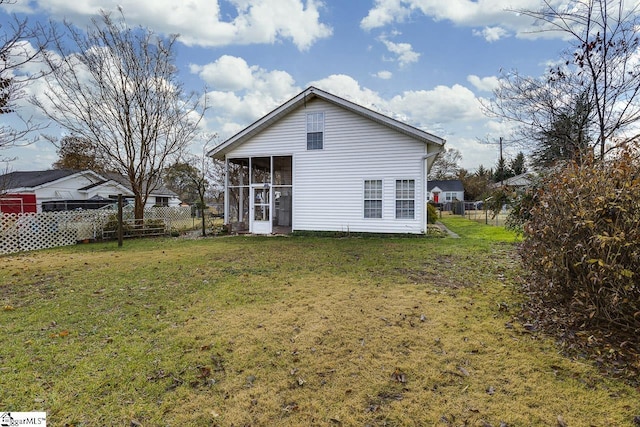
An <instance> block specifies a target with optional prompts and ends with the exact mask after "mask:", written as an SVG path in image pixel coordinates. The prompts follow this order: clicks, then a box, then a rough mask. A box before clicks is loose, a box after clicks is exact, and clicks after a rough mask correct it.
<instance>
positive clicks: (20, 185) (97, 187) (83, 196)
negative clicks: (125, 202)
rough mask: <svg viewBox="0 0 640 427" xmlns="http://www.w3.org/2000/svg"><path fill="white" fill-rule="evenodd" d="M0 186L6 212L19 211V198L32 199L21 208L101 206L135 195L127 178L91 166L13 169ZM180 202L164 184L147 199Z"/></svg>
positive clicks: (153, 202)
mask: <svg viewBox="0 0 640 427" xmlns="http://www.w3.org/2000/svg"><path fill="white" fill-rule="evenodd" d="M116 178H117V179H116ZM0 188H1V189H2V192H1V193H0V200H4V202H2V203H0V209H2V211H3V212H5V211H6V212H17V206H18V204H17V201H16V200H17V199H18V198H20V199H22V200H29V201H30V202H29V203H26V204H25V203H23V204H22V205H21V206H22V207H21V210H20V212H43V211H45V212H46V211H60V210H72V209H78V208H82V209H97V208H100V207H103V206H105V205H109V204H113V203H115V201H116V200H117V197H118V194H122V195H123V196H124V197H125V198H126V199H129V200H132V198H133V193H132V192H131V190H130V189H129V187H128V185H127V184H126V180H125V179H124V178H122V177H120V176H119V175H117V176H116V177H114V176H113V175H107V174H98V173H96V172H93V171H90V170H82V171H78V170H72V169H52V170H46V171H26V172H11V173H8V174H5V175H1V176H0ZM34 196H35V197H34ZM11 200H13V201H11ZM34 204H35V206H34ZM179 204H180V200H179V199H178V197H177V195H176V194H175V193H173V192H172V191H170V190H167V189H165V188H162V187H160V188H158V189H157V190H156V191H154V192H152V193H151V195H150V196H149V199H148V200H147V206H153V205H162V206H178V205H179ZM9 208H11V209H9Z"/></svg>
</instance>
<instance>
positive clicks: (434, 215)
mask: <svg viewBox="0 0 640 427" xmlns="http://www.w3.org/2000/svg"><path fill="white" fill-rule="evenodd" d="M437 220H438V210H437V209H436V207H435V206H433V205H432V204H431V203H427V224H435V223H436V221H437Z"/></svg>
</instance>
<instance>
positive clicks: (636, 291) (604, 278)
mask: <svg viewBox="0 0 640 427" xmlns="http://www.w3.org/2000/svg"><path fill="white" fill-rule="evenodd" d="M531 197H532V201H533V203H531V204H532V205H533V207H532V208H530V210H529V211H528V212H527V215H528V217H529V220H528V221H527V222H526V223H525V224H524V228H523V231H524V237H525V240H524V242H523V244H522V246H521V251H522V259H523V262H524V265H525V267H527V268H528V270H529V271H530V272H531V278H530V280H531V281H530V284H529V287H530V288H529V289H530V291H531V294H532V295H535V296H536V297H537V298H538V299H539V301H541V304H542V305H543V306H546V307H547V309H548V310H549V311H548V313H554V314H552V317H556V318H562V319H565V321H566V323H569V325H567V326H569V327H574V328H582V329H596V330H600V331H602V332H603V334H606V333H607V332H606V331H613V332H614V333H615V334H618V333H622V334H623V335H624V334H626V336H631V337H633V336H637V334H638V333H640V287H639V285H640V169H639V164H638V161H637V160H636V159H635V158H634V157H633V156H631V155H630V154H628V153H625V154H622V155H620V156H618V157H616V158H615V159H609V160H606V161H594V160H589V161H586V162H584V163H583V164H582V165H577V164H571V165H568V166H566V167H564V168H563V169H562V170H558V171H556V172H555V173H552V174H551V175H550V176H549V177H548V179H546V180H545V183H544V184H543V185H541V186H540V188H539V189H538V190H537V192H536V193H535V194H534V195H532V196H531ZM561 313H563V314H564V316H563V315H562V314H561ZM555 321H557V319H556V320H554V322H555ZM633 342H637V339H634V340H633Z"/></svg>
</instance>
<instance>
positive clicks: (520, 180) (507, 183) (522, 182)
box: [490, 172, 534, 188]
mask: <svg viewBox="0 0 640 427" xmlns="http://www.w3.org/2000/svg"><path fill="white" fill-rule="evenodd" d="M533 177H534V176H533V174H532V173H530V172H525V173H523V174H520V175H516V176H512V177H511V178H507V179H505V180H502V181H498V182H495V183H493V184H491V185H490V187H491V188H500V187H502V186H504V187H528V186H530V185H531V183H532V181H533Z"/></svg>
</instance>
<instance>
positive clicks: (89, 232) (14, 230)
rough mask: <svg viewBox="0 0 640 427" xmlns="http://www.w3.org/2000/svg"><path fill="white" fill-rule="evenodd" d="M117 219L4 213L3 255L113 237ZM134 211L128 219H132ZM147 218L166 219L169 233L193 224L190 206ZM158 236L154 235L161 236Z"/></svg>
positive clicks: (0, 226) (103, 214) (155, 211)
mask: <svg viewBox="0 0 640 427" xmlns="http://www.w3.org/2000/svg"><path fill="white" fill-rule="evenodd" d="M114 217H115V212H114V210H113V209H111V210H109V209H96V210H78V211H62V212H41V213H21V214H14V213H12V214H8V213H2V214H0V254H11V253H16V252H25V251H33V250H37V249H46V248H55V247H59V246H68V245H74V244H76V243H78V242H83V241H90V240H102V239H106V238H111V237H112V235H113V233H105V225H107V224H108V223H109V222H110V221H111V222H112V221H113V220H114ZM132 218H133V213H132V212H131V210H125V211H124V219H125V220H131V219H132ZM145 219H156V220H162V223H164V224H165V232H166V233H167V234H168V233H169V232H170V231H171V230H172V229H182V228H184V225H185V224H186V225H188V224H190V223H192V220H191V208H189V207H157V208H149V209H147V210H145ZM157 234H158V233H154V235H157Z"/></svg>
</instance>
